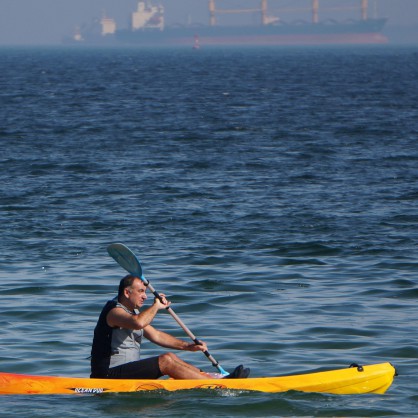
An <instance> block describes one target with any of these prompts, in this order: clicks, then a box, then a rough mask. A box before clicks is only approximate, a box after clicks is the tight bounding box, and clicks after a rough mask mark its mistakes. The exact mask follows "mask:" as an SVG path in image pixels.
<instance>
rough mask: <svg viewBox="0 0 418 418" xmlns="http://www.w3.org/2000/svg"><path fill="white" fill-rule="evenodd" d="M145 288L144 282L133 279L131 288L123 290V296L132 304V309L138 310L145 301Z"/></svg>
mask: <svg viewBox="0 0 418 418" xmlns="http://www.w3.org/2000/svg"><path fill="white" fill-rule="evenodd" d="M146 291H147V287H146V286H145V285H144V282H143V281H142V280H140V279H135V280H134V281H133V283H132V286H131V287H128V288H126V289H125V296H126V297H127V299H128V300H129V302H130V303H131V304H132V306H133V309H140V308H142V306H143V305H144V302H145V301H146V300H147V298H148V297H147V295H146Z"/></svg>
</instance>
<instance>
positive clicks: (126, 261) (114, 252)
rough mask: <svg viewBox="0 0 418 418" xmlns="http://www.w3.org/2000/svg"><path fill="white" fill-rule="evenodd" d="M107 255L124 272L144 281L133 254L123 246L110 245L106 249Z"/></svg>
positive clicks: (117, 244)
mask: <svg viewBox="0 0 418 418" xmlns="http://www.w3.org/2000/svg"><path fill="white" fill-rule="evenodd" d="M107 252H108V253H109V255H110V256H111V257H112V258H113V259H114V260H115V261H116V262H117V263H118V264H119V265H120V266H121V267H123V268H124V269H125V270H126V271H128V272H129V273H131V274H133V275H134V276H136V277H139V278H140V279H141V280H143V281H145V277H144V276H143V275H142V267H141V264H140V262H139V260H138V259H137V258H136V256H135V254H134V253H133V252H132V251H131V250H130V249H129V248H128V247H127V246H126V245H124V244H120V243H116V244H110V245H109V246H108V247H107Z"/></svg>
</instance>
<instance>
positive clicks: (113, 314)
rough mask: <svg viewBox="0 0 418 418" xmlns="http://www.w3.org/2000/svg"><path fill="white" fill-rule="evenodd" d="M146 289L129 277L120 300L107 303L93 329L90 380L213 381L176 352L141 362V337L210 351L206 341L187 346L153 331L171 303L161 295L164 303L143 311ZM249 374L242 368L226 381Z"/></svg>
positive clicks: (174, 346)
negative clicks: (153, 322) (165, 377)
mask: <svg viewBox="0 0 418 418" xmlns="http://www.w3.org/2000/svg"><path fill="white" fill-rule="evenodd" d="M146 290H147V287H146V286H145V284H144V283H143V281H142V280H141V279H139V278H138V277H135V276H132V275H127V276H126V277H124V278H123V279H122V280H121V281H120V284H119V292H118V297H117V298H115V299H113V300H110V301H108V302H107V303H106V305H105V306H104V308H103V310H102V312H101V314H100V317H99V320H98V322H97V325H96V328H95V329H94V338H93V346H92V350H91V375H90V377H92V378H109V379H158V378H159V377H161V376H165V375H168V376H170V377H172V378H174V379H208V378H212V376H211V375H210V374H206V373H202V372H201V371H200V370H199V369H198V368H197V367H195V366H192V365H191V364H189V363H186V362H184V361H183V360H181V359H180V358H179V357H178V356H177V355H175V354H173V353H165V354H162V355H160V356H156V357H151V358H147V359H143V360H141V359H140V349H141V341H142V337H145V338H147V339H148V340H150V341H151V342H153V343H155V344H157V345H160V346H161V347H165V348H170V349H175V350H185V351H206V350H207V346H206V344H205V343H204V342H203V341H199V342H200V344H199V345H198V344H195V343H188V342H186V341H183V340H180V339H178V338H176V337H174V336H172V335H170V334H167V333H165V332H163V331H159V330H157V329H156V328H154V327H153V326H152V325H151V322H152V321H153V319H154V318H155V315H156V314H157V313H158V311H160V310H162V309H166V308H167V307H169V306H170V304H171V302H169V301H168V300H167V299H166V298H165V295H163V294H161V295H160V296H161V297H162V301H160V299H158V298H155V299H154V303H153V304H152V305H151V306H150V307H149V308H146V309H144V310H143V311H142V312H140V311H139V309H141V308H142V307H143V305H144V302H145V301H146V299H147V298H148V297H147V294H146ZM249 374H250V370H249V369H245V368H243V366H242V365H240V366H238V367H237V368H236V369H235V370H234V371H233V372H232V373H231V374H229V375H227V376H225V378H246V377H248V375H249Z"/></svg>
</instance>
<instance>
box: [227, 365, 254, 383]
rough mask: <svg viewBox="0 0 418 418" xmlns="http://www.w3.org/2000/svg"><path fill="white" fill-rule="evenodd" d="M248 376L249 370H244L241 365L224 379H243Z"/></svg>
mask: <svg viewBox="0 0 418 418" xmlns="http://www.w3.org/2000/svg"><path fill="white" fill-rule="evenodd" d="M249 375H250V369H248V368H245V369H244V366H243V365H242V364H240V365H239V366H238V367H236V368H235V370H234V371H233V372H232V373H229V374H228V375H227V376H225V377H224V379H245V378H247V377H248V376H249Z"/></svg>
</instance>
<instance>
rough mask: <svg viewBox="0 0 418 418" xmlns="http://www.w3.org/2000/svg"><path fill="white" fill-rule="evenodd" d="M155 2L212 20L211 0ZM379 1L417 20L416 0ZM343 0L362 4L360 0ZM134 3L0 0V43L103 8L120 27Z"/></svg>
mask: <svg viewBox="0 0 418 418" xmlns="http://www.w3.org/2000/svg"><path fill="white" fill-rule="evenodd" d="M153 1H154V3H156V4H157V3H158V4H163V5H164V6H165V10H166V22H167V23H174V22H181V23H185V22H186V21H187V20H188V19H192V20H194V21H197V22H201V23H207V22H208V12H207V4H208V0H153ZM223 1H224V4H227V5H228V6H229V7H230V8H236V7H238V6H240V5H248V4H252V5H253V6H254V5H258V3H259V0H223ZM375 1H377V11H378V15H379V17H387V18H389V21H388V25H411V24H415V25H418V0H369V4H370V8H369V9H370V14H373V10H374V7H373V5H374V3H375ZM345 2H346V3H347V4H349V5H353V4H360V0H346V1H345ZM332 3H335V4H339V5H341V4H343V3H344V0H320V6H321V7H323V8H324V9H325V8H326V7H327V6H329V5H330V4H332ZM136 4H137V0H0V44H2V45H7V44H54V43H55V44H59V43H60V42H61V39H62V37H63V36H66V35H71V34H72V33H73V32H74V28H75V27H76V26H77V25H81V24H83V23H89V22H91V21H92V20H93V19H95V18H98V17H101V15H102V13H103V11H106V14H107V15H108V16H109V17H113V18H115V20H116V22H117V24H118V26H119V27H127V26H128V22H129V16H130V13H131V12H132V11H133V10H134V9H135V8H136ZM217 4H218V5H219V7H221V5H222V1H221V0H217ZM269 4H270V6H271V8H273V5H275V4H278V5H279V6H280V5H282V7H284V8H289V7H292V5H294V4H297V5H300V4H303V5H305V6H309V5H310V4H311V0H269ZM341 13H343V12H341ZM283 18H284V17H283ZM304 18H309V17H308V16H306V17H304Z"/></svg>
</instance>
